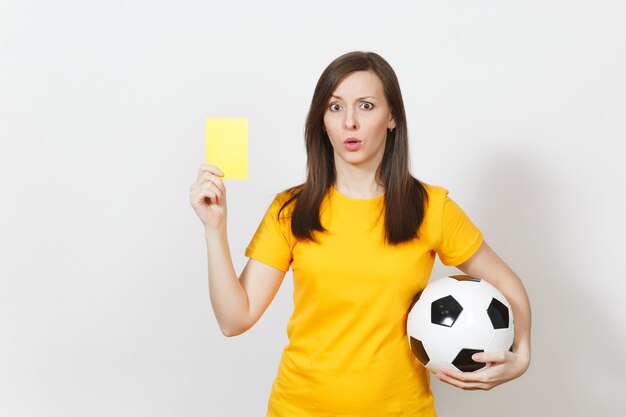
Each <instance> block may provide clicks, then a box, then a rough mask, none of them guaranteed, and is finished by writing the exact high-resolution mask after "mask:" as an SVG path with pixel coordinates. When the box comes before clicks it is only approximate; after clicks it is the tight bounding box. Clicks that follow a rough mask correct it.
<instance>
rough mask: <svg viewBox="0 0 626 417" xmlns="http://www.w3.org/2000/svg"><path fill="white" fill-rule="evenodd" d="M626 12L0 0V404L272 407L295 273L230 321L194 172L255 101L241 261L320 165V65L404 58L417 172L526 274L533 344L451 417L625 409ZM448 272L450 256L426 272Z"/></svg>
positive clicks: (439, 395) (71, 409)
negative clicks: (286, 197) (515, 366)
mask: <svg viewBox="0 0 626 417" xmlns="http://www.w3.org/2000/svg"><path fill="white" fill-rule="evenodd" d="M625 21H626V6H625V5H624V3H623V2H620V1H603V0H601V1H597V0H596V1H554V0H542V1H515V2H514V1H411V2H409V1H394V2H392V1H389V2H386V3H384V2H382V1H337V0H334V1H327V0H326V1H315V2H313V1H310V2H296V1H262V2H253V1H250V2H241V1H231V2H212V1H181V0H178V1H155V0H152V1H147V0H142V1H119V0H118V1H111V0H109V1H78V0H76V1H69V0H58V1H54V2H49V1H43V0H40V1H33V0H19V1H18V0H12V1H6V0H1V1H0V138H1V142H0V143H1V145H0V199H1V204H0V257H1V261H0V279H1V280H0V415H2V416H12V417H22V416H51V417H52V416H63V417H71V416H77V417H78V416H80V417H84V416H116V417H121V416H133V417H136V416H150V417H160V416H186V417H195V416H262V415H265V410H266V404H267V399H268V396H269V393H270V388H271V383H272V381H273V379H274V376H275V373H276V370H277V367H278V361H279V358H280V354H281V350H282V348H283V347H284V346H285V344H286V343H287V340H286V328H285V326H286V323H287V320H288V318H289V316H290V314H291V311H292V308H293V305H292V299H291V291H292V280H291V273H289V274H288V275H287V277H286V278H285V281H284V283H283V286H282V287H281V289H280V291H279V293H278V295H277V297H276V299H275V300H274V302H273V304H272V305H271V306H270V308H269V309H268V311H267V312H266V313H265V315H264V316H263V317H262V318H261V320H260V321H259V322H258V323H257V325H256V326H255V327H253V328H252V329H251V330H249V331H248V332H247V333H244V334H243V335H241V336H238V337H234V338H226V337H224V336H223V335H222V334H221V332H220V330H219V327H218V326H217V322H216V320H215V317H214V315H213V312H212V309H211V305H210V302H209V298H208V292H207V291H208V283H207V264H206V261H207V260H206V248H205V242H204V235H203V229H202V226H201V223H200V222H199V220H198V219H197V217H196V215H195V213H194V212H193V210H192V208H191V207H190V205H189V199H188V198H189V197H188V193H189V187H190V185H191V184H192V183H193V182H194V181H195V177H196V174H197V170H198V168H199V166H200V164H201V163H202V162H203V159H204V122H205V118H206V117H247V118H249V126H250V128H249V141H250V142H249V148H250V149H249V150H250V179H249V180H247V181H227V187H228V204H229V238H230V244H231V250H232V253H233V260H234V263H235V267H236V269H237V271H238V272H239V271H240V270H241V268H242V267H243V265H244V263H245V262H246V258H245V257H244V256H243V252H244V250H245V247H246V245H247V244H248V242H249V240H250V238H251V237H252V234H253V233H254V231H255V230H256V227H257V225H258V223H259V221H260V220H261V217H262V215H263V213H264V211H265V209H266V208H267V206H268V204H269V202H270V201H271V199H272V198H273V196H274V195H275V194H276V193H277V192H279V191H281V190H282V189H284V188H286V187H288V186H290V185H295V184H296V183H299V182H301V181H303V179H304V174H305V171H304V169H305V160H306V155H305V151H304V143H303V130H304V121H305V117H306V113H307V111H308V105H309V103H310V100H311V96H312V93H313V88H314V86H315V83H316V82H317V79H318V77H319V76H320V74H321V72H322V71H323V69H324V68H325V67H326V66H327V65H328V64H329V63H330V62H331V61H332V60H333V59H334V58H336V57H337V56H339V55H341V54H343V53H345V52H349V51H352V50H366V51H374V52H377V53H379V54H380V55H382V56H383V57H384V58H385V59H386V60H387V61H388V62H389V63H390V64H391V65H392V66H393V68H394V69H395V71H396V73H397V75H398V78H399V80H400V85H401V88H402V92H403V96H404V100H405V105H406V111H407V116H408V121H409V133H410V141H411V142H410V144H411V152H412V170H413V173H414V175H415V176H417V177H418V178H420V179H422V180H424V181H426V182H429V183H432V184H437V185H441V186H444V187H446V188H448V189H449V190H450V195H451V197H452V198H454V199H455V200H456V201H457V202H458V203H459V204H460V205H461V206H462V207H463V208H464V210H465V211H466V212H467V213H468V215H469V216H470V217H471V218H472V219H473V220H474V222H475V223H476V224H477V225H478V226H479V227H480V228H481V229H482V230H483V233H484V234H485V237H486V239H487V241H488V242H489V243H490V244H491V246H492V247H493V248H494V249H495V250H496V251H497V252H498V253H499V254H500V255H501V256H502V257H503V258H504V259H505V260H506V261H507V262H508V263H509V264H510V265H511V266H512V267H513V269H514V270H515V271H516V272H518V274H519V275H520V276H521V277H522V278H523V280H524V283H525V285H526V288H527V290H528V293H529V295H530V299H531V302H532V307H533V339H532V341H533V359H532V364H531V368H530V369H529V371H528V372H527V373H526V374H525V375H524V376H523V377H522V378H520V379H518V380H515V381H513V382H510V383H508V384H505V385H503V386H500V387H498V388H496V389H494V390H492V391H489V392H465V391H462V390H458V389H456V388H453V387H451V386H449V385H445V384H443V383H441V382H439V381H438V380H436V379H433V384H432V386H433V390H434V391H435V396H436V404H437V410H438V413H439V415H440V416H444V417H445V416H467V415H475V416H479V415H480V416H485V417H486V416H502V415H506V416H529V415H532V416H555V415H567V416H591V415H598V416H600V415H601V416H618V415H623V414H622V413H623V411H624V402H623V398H622V397H623V393H624V389H625V384H624V382H623V377H624V374H625V372H626V366H625V364H624V352H625V351H626V330H625V329H626V326H625V325H624V317H625V315H626V311H625V307H624V305H625V304H626V303H625V302H624V292H625V291H626V284H625V279H624V276H623V275H622V274H623V273H624V272H623V268H622V267H621V261H622V260H623V259H624V250H625V249H626V243H625V242H626V221H625V216H624V213H625V212H626V198H625V196H624V190H625V188H626V187H625V186H626V184H625V182H626V169H625V168H624V166H623V164H622V159H623V157H622V153H621V151H620V149H621V148H620V146H623V145H620V142H623V141H624V139H626V123H625V121H626V117H625V116H626V77H625V75H624V74H626V29H625V27H624V22H625ZM449 272H454V269H447V268H444V267H442V266H441V265H440V264H438V265H437V266H436V267H435V270H434V271H433V277H434V278H438V277H439V276H443V275H445V274H447V273H449Z"/></svg>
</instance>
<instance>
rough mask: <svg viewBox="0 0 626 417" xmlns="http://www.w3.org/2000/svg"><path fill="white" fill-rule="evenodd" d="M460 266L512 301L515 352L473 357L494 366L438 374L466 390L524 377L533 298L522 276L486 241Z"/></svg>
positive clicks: (526, 366)
mask: <svg viewBox="0 0 626 417" xmlns="http://www.w3.org/2000/svg"><path fill="white" fill-rule="evenodd" d="M457 268H459V269H460V270H461V271H463V272H464V273H466V274H467V275H471V276H474V277H477V278H481V279H484V280H486V281H487V282H489V283H490V284H492V285H493V286H494V287H496V288H497V289H498V290H499V291H500V292H501V293H502V294H504V296H505V297H506V299H507V301H508V302H509V304H511V308H512V309H513V317H514V319H515V338H514V340H513V349H512V350H513V352H483V353H480V354H477V357H476V358H474V360H476V361H477V362H490V363H491V364H492V366H491V367H489V368H483V369H482V370H480V371H477V372H466V373H464V372H455V371H448V370H446V371H444V372H440V373H437V377H438V378H439V379H441V380H442V381H444V382H447V383H449V384H452V385H455V386H457V387H460V388H463V389H482V390H489V389H491V388H493V387H495V386H497V385H499V384H502V383H504V382H507V381H510V380H512V379H515V378H517V377H519V376H521V375H522V374H523V373H524V372H526V370H527V369H528V366H529V365H530V325H531V312H530V301H529V300H528V295H527V293H526V290H525V289H524V285H523V284H522V281H521V279H520V278H519V277H518V276H517V274H515V272H513V270H512V269H511V268H510V267H509V266H508V265H507V264H506V263H505V262H504V261H503V260H502V259H500V257H499V256H498V255H497V254H496V253H495V252H494V251H493V250H492V249H491V248H490V247H489V245H487V243H485V242H483V244H482V245H481V247H480V248H479V249H478V250H477V251H476V253H475V254H474V255H473V256H472V257H471V258H470V259H469V260H467V261H466V262H464V263H462V264H460V265H458V266H457Z"/></svg>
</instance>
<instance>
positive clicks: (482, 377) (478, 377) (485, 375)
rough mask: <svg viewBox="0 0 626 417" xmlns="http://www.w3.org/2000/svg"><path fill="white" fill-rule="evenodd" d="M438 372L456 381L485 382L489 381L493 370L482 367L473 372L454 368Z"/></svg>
mask: <svg viewBox="0 0 626 417" xmlns="http://www.w3.org/2000/svg"><path fill="white" fill-rule="evenodd" d="M440 372H441V373H442V374H443V375H445V376H447V377H448V378H452V379H454V380H457V381H462V382H467V383H474V382H479V383H486V382H490V381H491V379H492V376H493V372H494V371H493V368H482V369H480V370H478V371H474V372H460V371H456V370H454V369H442V370H441V371H440Z"/></svg>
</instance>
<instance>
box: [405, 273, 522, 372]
mask: <svg viewBox="0 0 626 417" xmlns="http://www.w3.org/2000/svg"><path fill="white" fill-rule="evenodd" d="M407 335H408V337H409V346H410V348H411V350H412V351H413V353H414V354H415V356H416V357H417V359H419V361H420V362H421V363H422V364H423V365H424V366H425V367H426V368H427V369H429V370H430V371H432V372H437V371H439V370H441V369H444V368H451V369H457V370H459V371H463V372H472V371H476V370H478V369H481V368H483V367H485V366H487V364H485V363H481V362H474V361H473V360H472V355H473V354H475V353H477V352H497V351H506V350H510V348H511V345H512V344H513V335H514V327H513V313H512V310H511V306H510V305H509V303H508V302H507V300H506V298H504V296H503V295H502V293H501V292H500V291H498V290H497V289H496V288H495V287H494V286H492V285H491V284H489V283H488V282H487V281H485V280H483V279H479V278H474V277H470V276H467V275H451V276H448V277H444V278H440V279H437V280H435V281H432V282H431V283H429V284H428V285H427V286H426V288H424V290H423V291H422V292H421V293H419V294H418V295H417V296H416V301H414V304H413V306H412V307H411V309H410V311H409V316H408V319H407Z"/></svg>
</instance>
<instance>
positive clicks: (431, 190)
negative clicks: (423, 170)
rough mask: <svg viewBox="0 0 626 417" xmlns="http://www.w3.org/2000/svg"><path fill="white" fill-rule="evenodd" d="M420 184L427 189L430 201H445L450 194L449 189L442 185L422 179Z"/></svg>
mask: <svg viewBox="0 0 626 417" xmlns="http://www.w3.org/2000/svg"><path fill="white" fill-rule="evenodd" d="M419 183H420V184H422V186H423V187H424V189H425V190H426V195H427V197H428V201H429V202H432V203H435V204H436V203H437V202H443V201H444V200H445V198H446V196H447V195H448V189H447V188H444V187H442V186H440V185H433V184H428V183H426V182H424V181H420V182H419Z"/></svg>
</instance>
